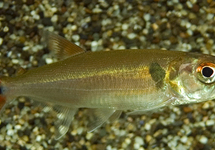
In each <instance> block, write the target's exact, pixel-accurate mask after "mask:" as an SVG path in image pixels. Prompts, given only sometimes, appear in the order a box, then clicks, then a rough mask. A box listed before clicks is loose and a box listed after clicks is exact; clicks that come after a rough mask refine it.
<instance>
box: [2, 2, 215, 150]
mask: <svg viewBox="0 0 215 150" xmlns="http://www.w3.org/2000/svg"><path fill="white" fill-rule="evenodd" d="M214 14H215V1H213V0H203V1H201V0H190V1H186V0H168V1H162V0H154V1H152V0H99V1H98V2H97V1H94V0H82V1H79V0H74V1H72V0H65V1H64V2H63V1H61V0H50V1H48V0H16V1H13V0H3V1H0V70H1V71H0V76H2V75H4V76H13V75H14V74H15V72H16V70H17V69H18V68H19V67H20V66H21V67H23V68H26V69H32V68H36V67H38V66H42V65H45V64H47V63H52V62H53V61H56V58H55V57H54V56H53V55H52V54H50V53H49V50H48V49H47V48H46V47H45V46H44V43H43V42H42V41H41V35H40V31H41V30H43V29H46V30H49V31H51V32H55V33H56V34H59V35H62V36H64V37H66V38H67V39H68V40H70V41H72V42H73V43H76V44H77V45H80V46H81V47H83V48H84V49H86V50H89V51H90V50H91V51H101V50H114V49H146V48H147V49H152V48H153V49H154V48H158V49H168V50H174V51H190V52H198V53H207V54H214V50H215V45H214V40H215V18H214ZM34 106H35V104H34V103H32V102H31V101H30V100H27V99H25V98H18V99H17V100H16V101H14V103H13V104H11V105H10V106H8V107H7V108H6V109H5V111H4V112H3V113H2V115H1V117H0V118H1V119H0V122H1V125H0V150H1V149H8V150H9V149H21V150H26V149H29V150H42V149H48V150H54V149H59V150H62V149H63V150H69V149H74V150H104V149H106V150H118V149H119V150H131V149H135V150H144V149H149V150H150V149H154V150H162V149H163V150H164V149H165V150H168V149H171V150H185V149H189V150H200V149H201V150H203V149H204V150H211V149H215V125H214V123H215V114H214V112H215V107H214V106H215V102H214V101H208V102H205V103H200V104H191V105H185V106H178V107H171V108H169V107H168V108H164V109H163V110H162V111H160V112H159V113H155V114H151V115H148V114H147V115H139V116H127V115H126V114H125V113H123V114H122V115H121V117H120V119H118V120H117V121H116V122H113V123H106V124H104V125H103V126H102V127H101V128H99V129H97V130H96V131H94V132H92V133H88V132H87V130H86V128H85V125H86V124H87V115H86V114H87V110H86V109H81V110H80V111H79V112H78V113H77V114H76V116H75V120H74V121H73V123H72V125H71V128H70V130H69V132H68V133H67V134H66V136H64V137H63V138H62V139H60V140H58V141H56V140H55V139H54V135H53V133H54V128H53V124H54V121H55V119H56V118H55V117H54V114H53V113H52V111H50V110H49V109H48V108H46V107H45V108H42V107H40V106H36V107H34Z"/></svg>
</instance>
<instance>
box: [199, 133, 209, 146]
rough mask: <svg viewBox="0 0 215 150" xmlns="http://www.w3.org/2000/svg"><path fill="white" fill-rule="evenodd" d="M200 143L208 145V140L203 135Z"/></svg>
mask: <svg viewBox="0 0 215 150" xmlns="http://www.w3.org/2000/svg"><path fill="white" fill-rule="evenodd" d="M199 142H201V143H202V144H207V142H208V138H207V137H205V136H204V135H202V136H201V137H200V139H199Z"/></svg>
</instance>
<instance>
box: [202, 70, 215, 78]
mask: <svg viewBox="0 0 215 150" xmlns="http://www.w3.org/2000/svg"><path fill="white" fill-rule="evenodd" d="M213 73H214V71H213V69H211V68H210V67H204V68H203V69H202V75H203V76H204V77H207V78H209V77H211V76H212V75H213Z"/></svg>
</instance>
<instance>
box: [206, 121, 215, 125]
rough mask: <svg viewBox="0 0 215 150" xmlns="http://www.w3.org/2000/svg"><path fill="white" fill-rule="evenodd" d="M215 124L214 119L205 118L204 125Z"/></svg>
mask: <svg viewBox="0 0 215 150" xmlns="http://www.w3.org/2000/svg"><path fill="white" fill-rule="evenodd" d="M214 124H215V121H214V120H207V121H206V126H213V125H214Z"/></svg>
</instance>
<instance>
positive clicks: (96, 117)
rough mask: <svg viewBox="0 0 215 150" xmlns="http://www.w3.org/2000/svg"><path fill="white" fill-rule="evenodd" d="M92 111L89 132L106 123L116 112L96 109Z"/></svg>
mask: <svg viewBox="0 0 215 150" xmlns="http://www.w3.org/2000/svg"><path fill="white" fill-rule="evenodd" d="M90 111H91V113H92V116H91V118H90V123H89V124H88V131H89V132H92V131H94V130H95V129H97V128H98V127H100V126H101V125H102V124H103V123H104V122H106V121H107V120H108V119H109V118H110V117H111V115H113V114H114V112H115V111H116V110H113V109H104V108H95V109H90Z"/></svg>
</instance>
